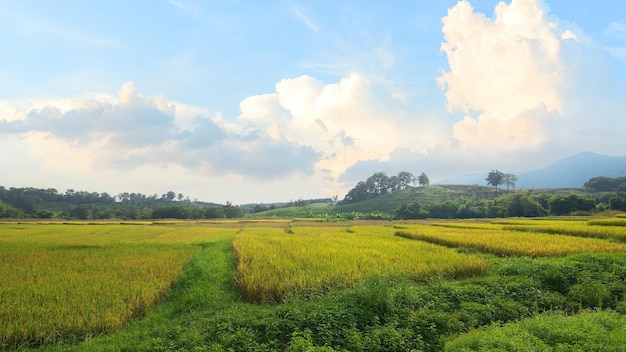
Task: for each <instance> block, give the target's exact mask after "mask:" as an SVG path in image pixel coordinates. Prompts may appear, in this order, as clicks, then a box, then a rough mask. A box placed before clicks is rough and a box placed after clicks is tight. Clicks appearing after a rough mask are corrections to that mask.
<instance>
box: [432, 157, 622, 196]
mask: <svg viewBox="0 0 626 352" xmlns="http://www.w3.org/2000/svg"><path fill="white" fill-rule="evenodd" d="M488 172H489V170H486V171H485V172H484V173H481V174H469V175H462V176H458V177H454V178H450V179H447V180H443V181H440V182H437V184H466V185H474V184H476V185H485V184H486V183H487V181H485V177H487V173H488ZM516 175H517V183H516V188H517V189H520V188H537V189H539V188H577V187H582V186H583V184H584V183H585V182H586V181H587V180H589V179H590V178H593V177H598V176H605V177H612V178H614V177H620V176H626V156H609V155H602V154H596V153H591V152H584V153H580V154H576V155H573V156H570V157H567V158H563V159H561V160H559V161H556V162H555V163H553V164H551V165H548V166H546V167H544V168H541V169H537V170H532V171H528V172H520V173H516Z"/></svg>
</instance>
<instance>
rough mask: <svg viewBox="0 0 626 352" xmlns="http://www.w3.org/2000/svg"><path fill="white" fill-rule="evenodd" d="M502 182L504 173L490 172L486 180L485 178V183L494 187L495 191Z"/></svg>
mask: <svg viewBox="0 0 626 352" xmlns="http://www.w3.org/2000/svg"><path fill="white" fill-rule="evenodd" d="M503 180H504V173H503V172H501V171H498V170H491V171H490V172H489V173H488V174H487V178H485V181H487V184H488V185H492V186H494V187H495V188H496V191H497V190H498V186H499V185H501V184H502V181H503Z"/></svg>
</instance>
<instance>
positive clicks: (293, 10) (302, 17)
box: [291, 6, 320, 33]
mask: <svg viewBox="0 0 626 352" xmlns="http://www.w3.org/2000/svg"><path fill="white" fill-rule="evenodd" d="M291 13H292V14H293V15H294V16H295V17H296V18H297V19H298V20H300V21H302V23H304V25H305V26H307V28H309V29H310V30H312V31H313V32H315V33H319V31H320V28H319V26H318V25H317V23H315V22H314V21H313V20H311V19H310V18H309V17H308V16H306V15H305V14H304V13H303V12H302V10H300V8H298V7H296V6H294V7H292V8H291Z"/></svg>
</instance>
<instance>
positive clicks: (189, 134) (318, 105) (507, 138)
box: [0, 0, 626, 201]
mask: <svg viewBox="0 0 626 352" xmlns="http://www.w3.org/2000/svg"><path fill="white" fill-rule="evenodd" d="M171 3H172V4H174V5H176V4H177V3H178V2H174V1H173V2H171ZM294 11H295V10H294ZM298 14H299V12H297V11H296V12H295V15H296V16H298ZM302 19H303V20H304V19H305V18H304V17H303V16H302ZM307 25H309V24H307ZM309 26H310V25H309ZM615 28H617V29H615V30H619V29H620V28H621V27H619V26H615ZM311 29H313V28H311ZM442 32H443V42H442V44H441V53H442V54H443V55H445V58H446V59H447V65H448V67H447V68H443V69H442V71H441V72H440V73H439V74H436V73H433V80H437V82H438V83H439V86H440V89H441V91H440V92H436V93H438V94H444V95H445V99H446V106H441V107H440V109H439V110H425V109H421V110H420V109H419V108H415V107H414V105H410V104H408V105H407V104H405V102H406V97H407V96H410V94H408V93H407V94H403V92H398V90H397V88H394V89H393V90H392V89H390V88H389V87H393V86H394V85H393V84H389V82H388V81H387V80H385V79H384V78H383V79H381V77H380V72H377V73H376V75H368V74H367V73H366V72H354V73H352V74H349V75H347V76H345V77H342V78H340V79H338V80H337V81H336V82H330V83H327V82H324V81H322V80H320V79H318V78H315V77H312V76H311V75H302V76H299V77H292V78H285V79H282V80H280V81H279V82H278V83H276V85H275V89H274V91H272V92H268V93H266V94H259V95H253V96H249V97H247V98H245V99H243V100H242V101H241V103H240V106H239V114H238V115H237V116H229V117H224V116H222V114H221V113H219V112H216V111H211V110H210V109H208V108H205V107H199V106H192V105H188V104H184V103H180V102H175V101H171V100H170V99H168V98H167V97H166V96H164V95H157V96H147V97H146V96H143V95H142V94H141V93H139V92H138V91H137V89H136V88H135V86H134V84H133V83H131V82H127V83H124V84H123V85H122V86H121V88H120V90H119V91H118V92H117V94H108V93H105V94H86V95H84V96H81V97H77V98H75V99H45V100H29V101H26V100H20V101H18V100H0V114H1V115H0V146H1V147H2V148H3V150H8V151H10V152H8V153H5V155H3V157H2V162H3V163H4V164H5V165H14V167H13V168H11V169H9V170H5V171H4V172H3V173H2V176H4V177H5V179H21V180H23V181H24V182H30V184H25V185H33V186H37V185H38V184H37V182H39V184H41V186H42V187H45V186H46V185H45V184H42V183H45V182H47V181H49V182H52V181H55V182H57V183H56V184H64V185H67V186H68V187H70V186H71V187H78V186H77V185H80V184H85V182H86V181H85V180H89V182H92V186H91V187H92V189H97V190H108V189H111V188H113V190H114V191H122V190H138V191H142V192H151V191H150V189H157V190H158V191H159V192H162V191H165V190H167V189H168V188H169V189H175V190H177V191H179V190H180V191H184V192H185V193H188V194H191V195H192V196H193V195H196V194H198V195H199V196H200V197H201V198H202V199H206V200H217V201H225V200H233V199H234V200H236V201H262V200H265V201H278V200H285V198H297V197H319V196H324V195H335V194H338V195H339V196H340V197H341V196H343V194H345V192H346V191H347V190H348V189H349V188H351V187H352V186H353V184H354V182H356V181H358V180H361V179H364V178H366V177H368V176H369V175H371V174H372V173H373V172H377V171H386V172H388V173H397V172H399V171H402V170H407V171H411V172H414V173H419V172H422V171H423V172H426V173H427V174H429V176H430V178H431V180H433V181H436V180H437V179H440V178H445V177H450V176H454V175H456V174H458V173H469V172H480V171H484V170H489V169H492V168H500V169H505V170H507V171H513V172H517V171H523V170H526V169H528V168H532V167H540V166H543V164H545V163H548V162H551V161H554V160H556V159H558V158H560V157H564V156H567V155H571V154H574V153H577V152H580V151H584V150H592V151H596V152H603V153H608V154H615V153H623V150H624V147H626V143H625V142H624V139H623V137H622V136H621V134H620V131H624V130H625V127H626V125H625V123H626V103H624V102H625V101H626V99H625V97H624V92H623V91H621V90H620V87H619V82H616V81H615V78H614V77H615V76H614V74H613V73H612V71H611V68H610V67H611V66H610V62H609V56H610V55H615V51H614V50H613V51H612V52H610V51H608V50H607V49H605V48H601V47H598V46H597V45H594V43H593V42H592V41H591V42H590V41H589V40H581V39H579V38H586V36H585V34H584V33H582V32H581V31H580V30H579V29H577V28H563V27H561V25H560V24H559V22H558V19H557V18H556V17H555V16H553V15H550V14H549V9H548V8H547V6H546V5H544V4H543V2H541V1H539V0H513V1H511V3H510V4H507V3H504V2H501V3H499V4H498V5H497V6H496V8H495V11H494V15H493V17H488V16H486V15H485V14H483V13H480V12H477V11H475V10H474V8H473V7H472V5H471V4H470V2H468V1H460V2H458V3H457V4H456V5H455V6H454V7H452V8H450V9H449V10H448V13H447V15H445V16H444V17H443V18H442ZM433 54H434V55H436V53H433ZM398 97H402V98H401V99H400V98H398ZM409 106H410V108H409ZM24 173H26V174H27V175H29V176H27V177H24V176H20V175H22V174H24ZM41 175H45V178H46V180H44V181H42V179H41V177H39V178H37V176H41ZM37 180H38V181H37ZM36 181H37V182H36ZM97 185H101V187H97ZM322 190H323V191H324V192H325V193H326V194H320V193H321V192H322ZM229 192H230V193H232V194H233V196H232V197H229V195H228V194H229ZM285 194H291V196H289V197H286V196H285ZM272 195H274V196H273V197H272ZM214 196H216V197H218V198H217V199H213V197H214ZM277 197H280V199H276V198H277Z"/></svg>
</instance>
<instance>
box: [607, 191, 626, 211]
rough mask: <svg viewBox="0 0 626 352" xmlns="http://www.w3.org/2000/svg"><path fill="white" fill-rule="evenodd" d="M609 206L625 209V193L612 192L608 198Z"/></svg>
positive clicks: (614, 208) (615, 208)
mask: <svg viewBox="0 0 626 352" xmlns="http://www.w3.org/2000/svg"><path fill="white" fill-rule="evenodd" d="M609 208H611V209H613V210H621V211H626V193H624V192H618V193H616V194H614V195H613V196H612V197H611V199H610V200H609Z"/></svg>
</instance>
